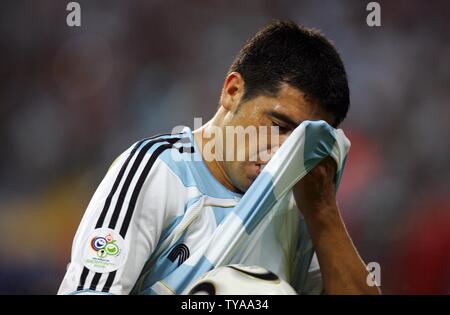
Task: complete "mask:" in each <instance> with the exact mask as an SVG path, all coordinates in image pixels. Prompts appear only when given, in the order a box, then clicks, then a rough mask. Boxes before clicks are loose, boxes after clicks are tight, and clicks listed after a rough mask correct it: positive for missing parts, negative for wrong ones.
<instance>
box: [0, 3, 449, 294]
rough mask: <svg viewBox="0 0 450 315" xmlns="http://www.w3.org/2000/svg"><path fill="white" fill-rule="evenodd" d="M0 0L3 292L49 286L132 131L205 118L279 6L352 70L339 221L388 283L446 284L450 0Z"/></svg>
mask: <svg viewBox="0 0 450 315" xmlns="http://www.w3.org/2000/svg"><path fill="white" fill-rule="evenodd" d="M68 2H69V1H50V0H45V1H22V0H19V1H12V0H11V1H3V2H2V3H1V4H0V8H1V9H0V141H1V143H2V149H1V154H0V241H1V246H0V293H30V294H45V293H49V294H53V293H56V291H57V289H58V286H59V283H60V282H61V280H62V277H63V275H64V272H65V268H66V265H67V263H68V262H69V257H70V248H71V242H72V238H73V236H74V233H75V231H76V228H77V226H78V223H79V221H80V219H81V216H82V215H83V213H84V210H85V208H86V206H87V204H88V202H89V199H90V197H91V195H92V194H93V192H94V191H95V188H96V186H97V185H98V184H99V182H100V181H101V179H102V177H103V175H104V174H105V172H106V170H107V169H108V167H109V165H110V163H111V162H112V161H113V160H114V159H115V157H116V156H117V155H118V154H120V153H121V152H122V151H124V150H125V149H126V148H128V147H129V146H130V145H131V144H132V143H134V142H135V141H137V140H139V139H141V138H144V137H148V136H151V135H154V134H157V133H162V132H170V131H171V130H172V128H173V127H174V126H177V125H186V126H190V127H193V122H194V120H193V119H194V117H202V118H203V121H204V122H206V121H207V120H208V119H209V118H210V117H211V116H212V115H213V113H214V112H215V110H216V109H217V104H218V98H219V94H220V89H221V87H222V83H223V79H224V77H225V74H226V71H227V70H228V66H229V65H230V63H231V62H232V60H233V58H234V56H235V55H236V53H237V52H238V50H239V49H240V47H241V46H242V44H243V43H244V41H245V40H246V39H247V38H248V37H250V36H252V35H253V34H254V33H255V32H256V31H257V30H258V29H259V28H261V27H262V26H263V25H265V24H266V23H268V22H269V21H270V20H271V19H273V18H279V19H291V20H293V21H295V22H298V23H299V24H302V25H305V26H308V27H314V28H318V29H320V30H322V32H323V33H324V34H325V35H326V36H327V37H328V38H330V39H331V40H332V41H333V42H334V43H335V45H336V46H337V48H338V50H339V52H340V53H341V56H342V58H343V60H344V63H345V65H346V69H347V72H348V75H349V80H350V91H351V107H350V112H349V115H348V118H347V119H346V121H345V122H344V123H343V124H342V126H341V128H342V129H344V131H345V132H346V134H347V136H348V137H349V139H350V140H351V141H352V149H351V151H350V156H349V159H348V161H347V164H346V170H345V172H344V177H343V180H342V184H341V188H340V191H339V194H338V196H339V204H340V207H341V209H342V212H343V216H344V219H345V221H346V224H347V226H348V229H349V231H350V234H351V236H352V238H353V240H354V242H355V245H356V246H357V248H358V249H359V251H360V254H361V256H362V257H363V258H364V260H365V261H366V262H378V263H379V264H380V266H381V284H382V289H383V291H384V293H391V294H392V293H401V294H417V293H425V294H434V293H446V294H449V293H450V229H449V227H450V194H449V193H450V191H449V188H450V170H449V168H447V167H448V164H449V162H450V141H449V136H450V90H449V82H450V62H449V56H450V41H449V40H448V30H449V29H450V27H449V26H450V25H449V24H450V2H448V1H439V0H436V1H432V2H424V1H418V0H414V1H406V0H397V1H378V2H379V3H380V4H381V22H382V25H381V26H380V27H369V26H367V24H366V16H367V14H368V12H367V11H366V4H367V3H368V2H369V1H360V0H354V1H352V0H344V1H313V0H308V1H300V0H296V1H287V0H283V1H263V0H260V1H256V0H251V1H235V0H232V1H224V0H220V1H216V0H214V1H200V0H189V1H180V0H178V1H175V0H168V1H156V0H149V1H144V0H142V1H137V0H132V1H107V2H105V1H93V0H91V1H78V2H79V3H80V4H81V23H82V25H81V27H68V26H67V25H66V16H67V13H68V12H67V11H66V5H67V3H68Z"/></svg>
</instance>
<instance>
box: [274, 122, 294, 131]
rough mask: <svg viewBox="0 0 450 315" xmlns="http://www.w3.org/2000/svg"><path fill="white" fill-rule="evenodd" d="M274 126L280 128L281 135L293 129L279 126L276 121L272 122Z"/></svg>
mask: <svg viewBox="0 0 450 315" xmlns="http://www.w3.org/2000/svg"><path fill="white" fill-rule="evenodd" d="M272 126H274V127H278V130H279V132H280V133H281V134H285V133H289V132H290V131H291V130H292V129H291V128H290V127H287V126H285V125H282V124H279V123H277V122H275V121H272Z"/></svg>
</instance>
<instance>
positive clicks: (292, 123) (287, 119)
mask: <svg viewBox="0 0 450 315" xmlns="http://www.w3.org/2000/svg"><path fill="white" fill-rule="evenodd" d="M269 115H270V116H273V117H274V118H276V119H278V120H281V121H282V122H284V123H286V124H288V125H289V126H290V127H292V129H295V128H297V126H298V125H300V123H297V122H295V121H294V120H292V118H291V117H289V116H288V115H286V114H284V113H279V112H275V111H269Z"/></svg>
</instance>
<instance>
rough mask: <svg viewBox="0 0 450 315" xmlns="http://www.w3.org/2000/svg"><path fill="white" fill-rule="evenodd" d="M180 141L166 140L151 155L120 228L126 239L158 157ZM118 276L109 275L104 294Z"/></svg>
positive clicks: (114, 274)
mask: <svg viewBox="0 0 450 315" xmlns="http://www.w3.org/2000/svg"><path fill="white" fill-rule="evenodd" d="M178 140H179V138H178V139H177V138H172V139H166V141H167V142H169V143H167V144H162V145H160V146H159V147H158V148H157V149H156V150H155V151H154V152H153V153H152V155H151V157H150V159H149V160H148V162H147V164H146V165H145V167H144V170H143V171H142V173H141V175H140V176H139V179H138V181H137V183H136V186H135V187H134V190H133V194H132V196H131V199H130V202H129V204H128V209H127V212H126V214H125V218H124V221H123V223H122V227H121V228H120V235H121V236H122V237H123V238H125V236H126V234H127V231H128V227H129V225H130V222H131V218H132V217H133V212H134V208H135V206H136V201H137V199H138V197H139V193H140V191H141V189H142V186H143V184H144V182H145V179H146V178H147V176H148V174H149V172H150V170H151V168H152V166H153V164H154V163H155V161H156V159H157V158H158V156H159V155H160V154H161V153H162V152H164V151H165V150H167V149H169V148H171V147H172V146H173V144H174V143H176V142H177V141H178ZM136 159H137V158H136ZM115 276H116V271H114V272H111V273H110V274H109V275H108V279H107V280H106V283H105V285H104V287H103V289H102V292H109V289H110V288H111V286H112V284H113V283H114V278H115Z"/></svg>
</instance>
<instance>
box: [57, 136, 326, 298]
mask: <svg viewBox="0 0 450 315" xmlns="http://www.w3.org/2000/svg"><path fill="white" fill-rule="evenodd" d="M242 197H243V195H241V194H238V193H234V192H232V191H230V190H228V189H226V188H225V187H224V186H223V185H222V184H221V183H220V182H219V181H218V180H217V179H216V178H215V177H214V176H213V175H212V174H211V173H210V171H209V169H208V167H207V166H206V164H205V162H204V161H203V160H202V157H201V153H200V151H199V148H198V146H197V145H196V143H195V141H194V137H193V134H192V132H191V130H190V129H189V128H185V129H184V130H183V132H182V133H180V134H175V135H161V136H157V137H153V138H149V139H144V140H141V141H139V142H137V143H135V144H134V145H133V146H131V147H130V148H129V149H128V150H126V151H125V152H124V153H122V154H121V155H120V156H119V157H118V158H117V159H116V160H115V161H114V163H113V164H112V166H111V167H110V169H109V170H108V172H107V174H106V176H105V177H104V179H103V180H102V182H101V183H100V185H99V187H98V188H97V190H96V192H95V194H94V195H93V197H92V199H91V201H90V203H89V205H88V207H87V210H86V212H85V214H84V216H83V219H82V221H81V223H80V226H79V227H78V230H77V233H76V235H75V239H74V241H73V245H72V255H71V262H70V264H69V266H68V270H67V272H66V275H65V277H64V279H63V282H62V284H61V286H60V288H59V291H58V294H181V293H182V290H183V289H185V288H186V285H184V286H183V287H177V285H172V284H171V283H170V281H165V279H170V275H171V274H175V275H176V274H177V272H176V271H177V269H178V268H183V263H184V262H185V261H186V260H187V259H189V257H191V256H193V255H196V252H197V253H199V255H201V254H203V253H200V252H199V251H200V249H201V248H204V245H205V243H208V242H210V240H211V238H212V236H213V234H214V232H215V231H216V230H217V229H218V228H219V227H220V226H221V224H222V223H223V222H224V221H226V219H227V217H228V216H229V215H230V213H232V212H233V210H234V208H235V207H236V206H237V205H238V204H239V201H240V200H241V198H242ZM278 206H280V205H278ZM281 206H282V207H284V208H285V211H279V212H278V214H276V215H274V217H273V218H272V219H271V221H270V223H269V224H268V226H267V227H266V228H265V232H264V234H262V235H260V237H259V238H258V239H257V240H256V241H254V242H253V243H252V245H251V248H242V249H241V251H240V253H239V255H237V256H236V257H235V258H234V259H233V260H231V262H232V263H241V264H247V265H259V266H261V267H265V268H267V269H269V270H271V271H272V272H274V273H276V274H277V275H278V276H280V277H281V278H283V279H285V280H286V281H288V282H290V283H291V285H293V286H294V288H295V289H296V290H297V291H298V292H299V293H304V294H318V293H321V292H322V288H323V287H322V279H321V274H320V268H319V264H318V262H317V257H316V256H315V255H313V254H314V250H313V248H312V245H311V240H310V238H309V235H308V233H307V229H306V225H305V222H304V220H303V217H302V216H301V214H300V211H299V210H298V209H297V207H296V205H295V202H294V199H293V196H292V193H289V194H288V195H287V196H286V198H284V199H283V202H282V204H281ZM213 245H214V244H213ZM299 255H300V256H301V255H305V256H307V257H308V259H307V260H306V261H307V262H306V264H305V263H301V264H300V263H298V262H299V260H298V256H299ZM178 270H181V269H178ZM298 274H304V275H306V276H305V277H303V278H302V279H303V280H302V281H301V282H302V283H298V281H297V279H298V277H297V275H298Z"/></svg>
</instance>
